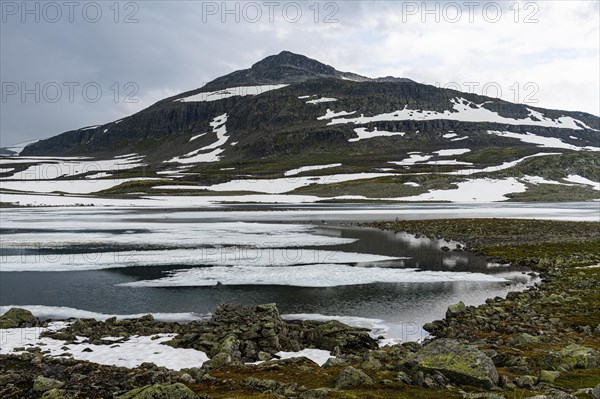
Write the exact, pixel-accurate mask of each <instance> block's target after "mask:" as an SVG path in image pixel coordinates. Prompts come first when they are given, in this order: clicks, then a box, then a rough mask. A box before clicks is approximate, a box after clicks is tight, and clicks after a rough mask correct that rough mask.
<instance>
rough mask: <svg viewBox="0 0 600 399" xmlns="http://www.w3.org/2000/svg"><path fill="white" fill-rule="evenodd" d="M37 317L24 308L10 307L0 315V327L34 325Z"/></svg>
mask: <svg viewBox="0 0 600 399" xmlns="http://www.w3.org/2000/svg"><path fill="white" fill-rule="evenodd" d="M36 325H37V319H36V318H35V316H34V315H33V314H32V313H31V312H30V311H29V310H26V309H21V308H10V309H9V310H8V311H7V312H6V313H4V314H3V315H2V316H0V328H22V327H35V326H36Z"/></svg>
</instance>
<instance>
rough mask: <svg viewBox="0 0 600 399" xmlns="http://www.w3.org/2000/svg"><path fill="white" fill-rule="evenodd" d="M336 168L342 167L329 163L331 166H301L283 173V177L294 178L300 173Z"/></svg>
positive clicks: (338, 164) (339, 164)
mask: <svg viewBox="0 0 600 399" xmlns="http://www.w3.org/2000/svg"><path fill="white" fill-rule="evenodd" d="M338 166H342V164H341V163H331V164H327V165H311V166H302V167H300V168H298V169H292V170H288V171H287V172H285V173H284V175H285V176H295V175H298V174H300V173H303V172H309V171H313V170H322V169H329V168H337V167H338Z"/></svg>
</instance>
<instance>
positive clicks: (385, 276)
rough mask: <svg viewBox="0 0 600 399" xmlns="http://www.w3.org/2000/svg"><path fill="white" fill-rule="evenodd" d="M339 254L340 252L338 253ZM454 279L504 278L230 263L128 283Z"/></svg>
mask: <svg viewBox="0 0 600 399" xmlns="http://www.w3.org/2000/svg"><path fill="white" fill-rule="evenodd" d="M338 255H339V253H338ZM454 281H482V282H502V281H506V280H505V279H503V278H499V277H496V276H492V275H488V274H483V273H467V272H436V271H424V270H423V271H422V270H419V269H405V268H389V267H360V266H350V265H347V264H339V263H338V264H335V263H320V264H312V265H303V266H284V267H278V266H269V267H262V266H258V267H257V266H241V265H240V266H231V267H203V268H194V269H188V270H178V271H173V272H171V273H170V275H169V276H167V277H163V278H159V279H155V280H141V281H135V282H131V283H124V284H122V285H124V286H128V287H204V286H214V285H217V284H218V283H220V284H224V285H287V286H294V287H316V288H325V287H338V286H345V285H359V284H371V283H432V282H454Z"/></svg>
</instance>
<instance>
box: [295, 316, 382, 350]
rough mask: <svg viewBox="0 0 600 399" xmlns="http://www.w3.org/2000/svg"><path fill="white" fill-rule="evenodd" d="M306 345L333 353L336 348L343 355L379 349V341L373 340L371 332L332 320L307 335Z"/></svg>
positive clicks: (309, 331) (311, 330)
mask: <svg viewBox="0 0 600 399" xmlns="http://www.w3.org/2000/svg"><path fill="white" fill-rule="evenodd" d="M305 340H306V345H307V346H310V347H316V348H319V349H325V350H329V351H333V350H334V349H335V348H336V347H338V348H339V350H340V351H341V352H342V353H359V352H364V351H366V350H373V349H377V348H378V345H377V341H376V340H374V339H373V338H371V336H370V335H369V330H367V329H364V328H356V327H351V326H349V325H347V324H344V323H340V322H339V321H337V320H331V321H328V322H326V323H323V324H320V325H318V326H317V327H315V328H312V329H310V330H308V331H307V332H306V333H305Z"/></svg>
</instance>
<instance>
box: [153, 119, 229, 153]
mask: <svg viewBox="0 0 600 399" xmlns="http://www.w3.org/2000/svg"><path fill="white" fill-rule="evenodd" d="M226 123H227V114H226V113H225V114H222V115H219V116H216V117H215V118H214V119H213V120H212V121H211V122H210V127H212V131H213V133H215V134H216V135H217V141H215V142H214V143H212V144H209V145H207V146H204V147H202V148H199V149H197V150H194V151H192V152H190V153H188V154H185V155H182V156H178V157H174V158H171V159H169V160H168V161H165V162H177V163H182V164H193V163H203V162H217V161H219V160H220V159H221V157H220V154H221V153H222V152H223V151H225V149H224V148H223V146H224V145H225V144H227V140H229V136H227V126H226ZM199 136H202V135H199ZM199 136H194V137H192V138H191V139H190V141H192V140H193V139H195V138H198V137H199ZM210 150H212V151H210ZM206 151H210V152H206Z"/></svg>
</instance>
